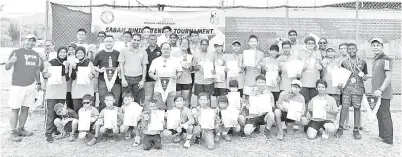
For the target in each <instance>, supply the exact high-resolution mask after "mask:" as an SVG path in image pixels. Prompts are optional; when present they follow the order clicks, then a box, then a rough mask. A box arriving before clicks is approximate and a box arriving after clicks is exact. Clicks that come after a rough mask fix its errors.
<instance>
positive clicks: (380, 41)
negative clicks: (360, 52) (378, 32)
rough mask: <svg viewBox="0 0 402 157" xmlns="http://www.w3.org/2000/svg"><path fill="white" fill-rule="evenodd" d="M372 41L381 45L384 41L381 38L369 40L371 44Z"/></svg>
mask: <svg viewBox="0 0 402 157" xmlns="http://www.w3.org/2000/svg"><path fill="white" fill-rule="evenodd" d="M374 41H377V42H379V43H381V44H384V41H383V40H382V39H381V38H373V39H371V42H370V43H373V42H374Z"/></svg>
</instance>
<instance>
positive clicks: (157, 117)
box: [148, 110, 165, 131]
mask: <svg viewBox="0 0 402 157" xmlns="http://www.w3.org/2000/svg"><path fill="white" fill-rule="evenodd" d="M164 121H165V111H161V110H152V111H151V121H150V123H149V124H148V130H152V131H158V130H163V122H164Z"/></svg>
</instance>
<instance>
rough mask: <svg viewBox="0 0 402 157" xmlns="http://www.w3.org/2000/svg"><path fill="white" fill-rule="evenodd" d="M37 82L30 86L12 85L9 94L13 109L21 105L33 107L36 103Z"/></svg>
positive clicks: (9, 104)
mask: <svg viewBox="0 0 402 157" xmlns="http://www.w3.org/2000/svg"><path fill="white" fill-rule="evenodd" d="M35 97H36V84H35V83H32V84H31V85H28V86H24V87H21V86H11V87H10V93H9V95H8V106H9V107H10V108H12V109H19V108H21V106H26V107H31V106H33V105H34V103H35Z"/></svg>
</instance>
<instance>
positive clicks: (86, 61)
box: [71, 46, 90, 80]
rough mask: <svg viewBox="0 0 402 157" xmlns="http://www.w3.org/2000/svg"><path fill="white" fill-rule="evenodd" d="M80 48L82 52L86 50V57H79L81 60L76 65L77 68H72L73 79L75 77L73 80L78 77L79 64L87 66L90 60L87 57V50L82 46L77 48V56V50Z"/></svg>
mask: <svg viewBox="0 0 402 157" xmlns="http://www.w3.org/2000/svg"><path fill="white" fill-rule="evenodd" d="M80 50H81V51H82V52H84V58H81V59H79V62H78V63H77V65H76V66H75V69H72V72H71V79H73V80H75V79H76V78H77V71H78V67H79V66H83V67H87V66H88V64H89V62H90V61H89V59H88V58H87V57H86V50H85V48H84V47H82V46H78V47H77V48H75V55H76V56H77V52H78V51H80Z"/></svg>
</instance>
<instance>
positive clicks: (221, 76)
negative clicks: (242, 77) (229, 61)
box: [215, 66, 226, 82]
mask: <svg viewBox="0 0 402 157" xmlns="http://www.w3.org/2000/svg"><path fill="white" fill-rule="evenodd" d="M215 71H216V74H215V79H216V81H215V82H225V78H226V73H225V67H224V66H216V68H215Z"/></svg>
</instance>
